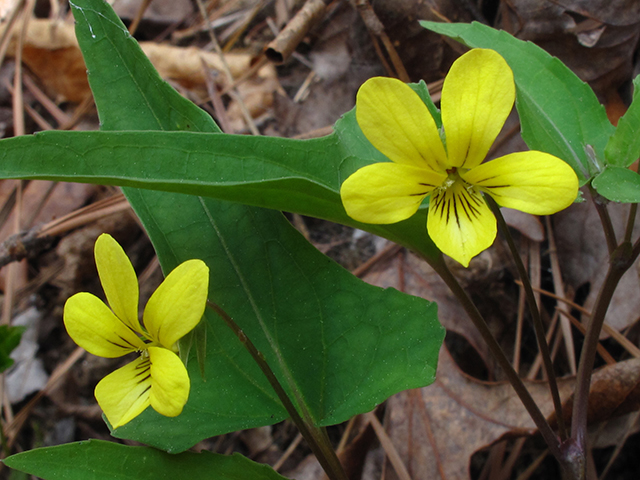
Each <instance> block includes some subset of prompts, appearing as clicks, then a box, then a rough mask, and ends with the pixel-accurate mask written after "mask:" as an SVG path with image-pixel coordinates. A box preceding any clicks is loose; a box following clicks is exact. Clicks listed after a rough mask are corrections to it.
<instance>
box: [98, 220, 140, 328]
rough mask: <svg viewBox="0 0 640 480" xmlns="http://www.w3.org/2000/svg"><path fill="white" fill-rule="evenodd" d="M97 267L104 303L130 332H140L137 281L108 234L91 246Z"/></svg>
mask: <svg viewBox="0 0 640 480" xmlns="http://www.w3.org/2000/svg"><path fill="white" fill-rule="evenodd" d="M94 250H95V256H96V267H97V268H98V275H99V276H100V283H102V288H103V289H104V293H105V295H106V297H107V302H109V306H110V307H111V309H112V310H113V313H115V314H116V316H117V317H118V318H120V319H121V320H122V321H123V322H124V323H125V324H126V325H128V326H129V327H130V328H131V329H132V330H134V331H136V332H138V333H141V332H142V330H141V328H140V321H139V320H138V279H137V277H136V272H135V271H134V269H133V265H131V262H130V261H129V257H127V254H126V253H124V250H123V249H122V247H121V246H120V244H119V243H118V242H116V241H115V240H114V239H113V237H112V236H111V235H108V234H106V233H103V234H102V235H100V236H99V237H98V239H97V240H96V244H95V247H94Z"/></svg>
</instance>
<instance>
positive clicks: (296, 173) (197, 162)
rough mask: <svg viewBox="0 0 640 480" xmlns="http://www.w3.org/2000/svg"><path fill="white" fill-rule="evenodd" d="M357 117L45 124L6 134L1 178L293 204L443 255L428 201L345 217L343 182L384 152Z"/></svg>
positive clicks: (300, 209) (276, 205)
mask: <svg viewBox="0 0 640 480" xmlns="http://www.w3.org/2000/svg"><path fill="white" fill-rule="evenodd" d="M352 117H353V115H352V114H351V113H350V114H348V115H346V116H345V118H344V119H343V120H341V122H339V123H338V124H337V125H336V130H337V133H336V134H334V135H330V136H328V137H323V138H320V139H315V140H304V141H303V140H293V139H287V138H277V137H249V136H245V135H225V134H205V133H194V132H158V131H150V132H57V131H50V132H42V133H38V134H36V135H31V136H24V137H15V138H10V139H6V140H2V142H1V143H0V145H2V149H1V150H0V177H2V178H39V179H49V180H64V181H73V182H86V183H97V184H104V185H120V186H124V187H139V188H148V189H154V190H164V191H169V192H180V193H188V194H192V195H203V196H209V197H213V198H218V199H224V200H232V201H237V202H242V203H245V204H249V205H255V206H261V207H268V208H272V209H276V210H286V211H294V212H297V213H301V214H304V215H309V216H314V217H318V218H324V219H327V220H331V221H334V222H338V223H342V224H345V225H351V226H353V227H356V228H360V229H363V230H366V231H369V232H371V233H374V234H376V235H380V236H383V237H385V238H388V239H390V240H393V241H395V242H397V243H401V244H403V245H405V246H407V247H408V248H410V249H412V250H413V251H416V252H418V253H420V254H422V255H423V256H424V257H425V258H435V257H437V256H439V254H440V253H439V251H438V249H437V248H436V247H435V245H434V244H433V242H432V241H431V239H430V238H429V236H428V235H427V233H426V209H423V210H422V211H420V212H419V213H418V214H417V215H414V216H413V217H411V218H410V219H408V220H405V221H403V222H399V223H396V224H393V225H371V224H363V223H359V222H356V221H355V220H353V219H351V218H350V217H349V216H347V214H346V212H345V211H344V207H343V206H342V202H341V200H340V185H341V183H342V180H343V179H344V178H347V177H348V176H349V175H351V174H352V173H353V172H355V171H356V170H357V169H358V168H361V167H362V166H364V165H367V164H370V163H372V162H373V161H375V160H379V159H380V158H381V156H382V154H381V153H380V152H378V151H377V150H375V149H374V148H373V146H371V144H370V143H369V142H368V141H367V140H366V139H365V138H364V136H363V135H362V133H361V132H360V131H359V129H358V130H356V129H355V126H353V122H355V121H354V120H353V121H352V120H351V118H352ZM103 124H104V123H103ZM352 132H353V134H352ZM358 132H360V135H362V138H359V137H358ZM343 138H344V139H345V140H343ZM365 142H366V143H365ZM134 208H135V206H134Z"/></svg>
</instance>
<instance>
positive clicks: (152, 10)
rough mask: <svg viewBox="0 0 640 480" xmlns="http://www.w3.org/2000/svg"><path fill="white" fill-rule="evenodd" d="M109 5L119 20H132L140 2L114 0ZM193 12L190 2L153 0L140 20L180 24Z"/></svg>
mask: <svg viewBox="0 0 640 480" xmlns="http://www.w3.org/2000/svg"><path fill="white" fill-rule="evenodd" d="M111 3H113V9H114V10H115V12H116V13H117V14H118V16H119V17H120V18H127V19H133V18H135V17H136V15H137V14H138V10H139V9H140V5H141V4H142V0H116V1H115V2H111ZM193 10H194V5H193V3H192V2H191V1H190V0H154V1H153V2H151V4H150V5H149V6H148V7H147V8H146V10H145V11H144V15H143V16H142V18H143V19H144V20H152V21H154V22H161V23H173V22H180V21H182V20H183V19H184V18H185V17H186V16H187V15H189V14H191V13H193Z"/></svg>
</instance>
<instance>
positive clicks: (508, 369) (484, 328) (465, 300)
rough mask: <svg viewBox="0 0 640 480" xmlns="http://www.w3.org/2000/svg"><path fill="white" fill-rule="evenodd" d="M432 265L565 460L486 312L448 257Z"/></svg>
mask: <svg viewBox="0 0 640 480" xmlns="http://www.w3.org/2000/svg"><path fill="white" fill-rule="evenodd" d="M429 264H430V265H431V266H432V267H433V269H434V270H435V271H436V273H438V275H440V278H442V280H443V281H444V282H445V283H446V284H447V286H448V287H449V289H450V290H451V292H452V293H453V294H454V295H455V296H456V298H457V299H458V301H459V302H460V304H461V305H462V307H463V308H464V309H465V311H466V312H467V315H469V318H470V319H471V321H472V322H473V324H474V325H475V326H476V328H477V329H478V331H479V332H480V335H482V338H483V339H484V341H485V342H486V343H487V346H488V347H489V350H491V353H492V354H493V356H494V357H495V359H496V360H497V362H498V364H499V365H500V367H502V369H503V370H504V373H505V374H506V376H507V379H508V380H509V383H511V385H512V386H513V389H514V390H515V391H516V394H517V395H518V397H519V398H520V401H521V402H522V404H523V405H524V407H525V408H526V409H527V412H529V415H530V416H531V418H532V420H533V422H534V423H535V424H536V426H537V427H538V431H539V432H540V434H541V435H542V438H544V441H545V442H546V444H547V446H548V447H549V451H550V452H551V453H552V454H553V456H555V457H556V458H557V459H558V461H559V462H561V463H564V462H565V458H564V457H563V455H562V452H561V451H560V442H559V440H558V437H557V436H556V434H555V433H554V432H553V430H552V429H551V426H550V425H549V422H547V419H546V418H545V417H544V415H543V414H542V412H541V411H540V408H538V405H537V404H536V402H535V400H534V399H533V397H531V394H530V393H529V391H528V390H527V387H525V385H524V383H523V382H522V379H521V378H520V377H519V376H518V374H517V373H516V371H515V370H514V369H513V366H512V365H511V363H510V362H509V359H508V358H507V356H506V355H505V353H504V351H503V350H502V348H501V347H500V344H499V343H498V342H497V340H496V339H495V337H494V336H493V334H492V333H491V330H489V326H488V325H487V323H486V322H485V320H484V318H482V315H481V314H480V312H479V311H478V309H477V307H476V306H475V304H474V303H473V301H472V300H471V298H469V296H468V295H467V292H466V291H465V290H464V289H463V288H462V286H461V285H460V283H458V280H457V279H456V278H455V277H454V276H453V274H452V273H451V271H450V270H449V268H448V267H447V265H446V264H445V263H444V259H443V258H442V256H440V257H439V258H438V259H437V260H436V259H433V258H430V259H429Z"/></svg>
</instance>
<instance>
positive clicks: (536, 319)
mask: <svg viewBox="0 0 640 480" xmlns="http://www.w3.org/2000/svg"><path fill="white" fill-rule="evenodd" d="M485 199H486V200H487V203H488V204H489V207H490V208H491V210H492V211H493V213H494V215H495V216H496V219H497V220H498V227H499V228H500V232H501V233H502V235H503V236H504V238H505V240H506V241H507V245H508V246H509V250H510V251H511V256H512V257H513V260H514V262H515V264H516V268H517V269H518V275H519V276H520V280H521V281H522V286H523V287H524V291H525V295H526V296H527V303H528V304H529V312H530V313H531V321H532V322H533V329H534V331H535V334H536V340H537V341H538V348H539V349H540V355H541V356H542V361H543V363H544V368H545V371H546V373H547V378H548V379H549V390H550V391H551V398H552V399H553V407H554V409H555V412H556V418H557V420H558V434H559V436H560V440H561V441H565V440H566V439H567V428H566V426H565V423H564V418H563V415H562V400H560V392H559V390H558V382H557V380H556V374H555V371H554V369H553V360H551V351H550V350H549V344H548V343H547V338H546V335H545V331H544V325H542V320H541V319H540V311H539V310H538V306H537V304H536V298H535V295H534V294H533V288H531V282H530V280H529V274H528V273H527V270H526V269H525V267H524V264H523V263H522V258H520V254H519V253H518V249H517V248H516V245H515V242H514V241H513V237H512V236H511V232H510V231H509V227H508V226H507V223H506V222H505V220H504V217H503V216H502V212H501V211H500V207H499V206H498V205H497V204H496V202H495V201H494V200H493V198H491V197H490V196H489V195H486V196H485Z"/></svg>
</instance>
